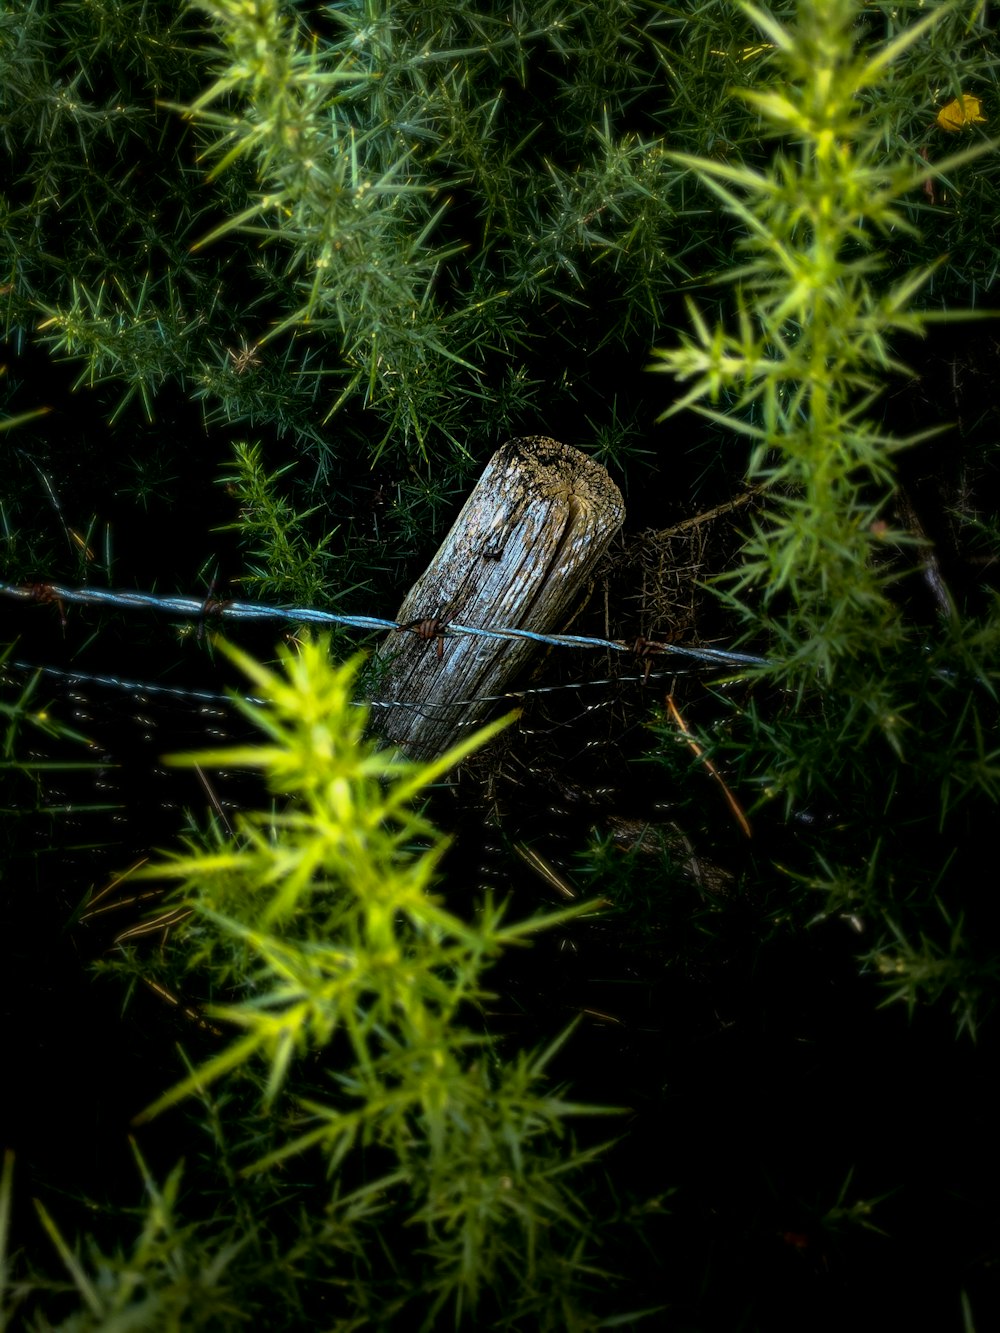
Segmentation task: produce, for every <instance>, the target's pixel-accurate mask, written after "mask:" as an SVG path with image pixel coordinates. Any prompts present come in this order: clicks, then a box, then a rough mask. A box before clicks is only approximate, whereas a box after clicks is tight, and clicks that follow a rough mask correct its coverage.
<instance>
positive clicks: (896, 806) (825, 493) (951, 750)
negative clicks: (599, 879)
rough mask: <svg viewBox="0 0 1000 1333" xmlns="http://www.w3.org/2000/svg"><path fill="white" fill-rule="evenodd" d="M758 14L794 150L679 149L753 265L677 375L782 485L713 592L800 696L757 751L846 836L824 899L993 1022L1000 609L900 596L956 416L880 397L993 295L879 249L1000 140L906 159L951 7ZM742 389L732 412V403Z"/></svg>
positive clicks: (887, 950) (963, 1007) (772, 775)
mask: <svg viewBox="0 0 1000 1333" xmlns="http://www.w3.org/2000/svg"><path fill="white" fill-rule="evenodd" d="M747 9H748V12H749V13H751V14H753V16H754V17H755V19H756V21H757V23H758V24H759V26H760V28H761V31H762V33H763V35H764V37H766V38H767V39H768V41H769V45H770V46H771V48H772V50H773V55H772V57H771V58H772V60H773V62H774V63H775V65H776V67H777V69H778V70H779V71H780V73H781V78H780V81H779V83H778V85H777V86H776V87H775V88H773V89H772V90H768V91H764V92H758V91H754V90H750V91H745V92H743V93H741V97H742V98H743V100H745V101H746V102H748V103H749V104H750V105H751V106H752V107H754V108H755V109H756V110H757V111H758V113H759V114H760V116H761V118H762V121H763V124H764V126H765V131H766V133H767V134H768V135H770V136H775V137H780V139H781V144H780V145H779V146H778V147H777V148H776V150H775V153H774V156H773V158H772V160H771V162H770V164H769V166H768V168H767V170H766V171H759V170H756V169H752V168H749V167H747V166H740V165H734V164H730V163H727V162H720V161H718V160H711V159H706V158H691V157H684V158H681V159H680V160H681V161H682V162H684V164H685V165H687V166H689V167H690V168H691V169H692V170H693V171H694V172H695V173H696V174H697V175H698V176H699V178H700V179H701V180H702V181H703V183H704V185H705V186H706V187H707V188H708V189H709V190H711V192H712V193H713V194H714V195H715V196H716V197H717V198H719V199H720V200H721V202H722V204H723V206H724V207H725V208H726V210H727V211H728V212H729V213H731V214H732V215H733V216H734V217H735V218H737V219H738V220H739V221H740V223H742V224H743V227H744V228H745V233H746V235H745V239H744V241H743V242H742V243H741V247H740V249H741V252H742V259H743V262H741V263H739V265H738V266H737V267H736V268H735V269H733V270H732V271H731V272H730V273H728V274H726V275H723V281H725V282H726V283H727V284H730V285H732V287H733V289H734V295H735V303H736V325H735V328H734V330H733V331H732V332H730V331H729V330H728V329H727V328H726V327H725V326H723V325H718V326H716V327H714V328H712V327H710V326H709V324H708V323H707V322H706V321H705V319H704V318H703V317H702V316H701V314H700V313H699V311H698V309H697V307H695V306H694V305H692V306H691V313H692V318H693V323H694V334H693V335H692V336H689V337H687V338H685V339H684V340H683V342H682V344H681V346H680V347H678V348H676V349H673V350H667V351H663V352H660V353H659V354H658V357H659V362H658V366H659V368H662V369H666V370H669V371H672V372H673V373H674V374H675V375H676V376H678V377H679V378H680V379H681V380H682V381H691V384H690V387H689V388H688V389H687V391H686V392H685V393H684V395H683V396H682V397H681V398H680V400H679V401H678V402H677V403H676V404H675V405H674V406H673V407H672V408H671V409H670V412H671V413H675V412H679V411H682V410H684V409H686V408H690V407H694V408H695V409H696V410H697V411H699V412H701V413H702V414H704V415H705V416H707V417H708V418H709V419H710V420H712V421H714V422H717V423H718V424H720V425H723V426H726V427H727V428H728V429H730V430H733V431H735V432H737V433H738V435H739V436H741V437H743V438H745V439H746V440H747V441H748V443H749V446H750V463H749V468H748V477H749V479H750V480H751V481H752V482H754V483H757V484H759V485H761V486H762V489H763V494H764V496H765V504H764V508H763V514H762V516H761V517H760V518H758V519H757V520H756V521H755V522H754V526H753V530H752V532H751V533H750V534H749V537H748V540H747V542H746V544H745V546H744V550H743V559H742V562H741V564H740V565H739V566H738V567H737V568H736V569H734V570H732V571H728V572H726V573H725V574H723V575H721V576H720V578H719V583H718V586H719V590H720V593H721V595H722V596H723V597H724V599H725V601H726V602H727V604H728V605H730V606H731V607H732V608H733V609H734V610H735V611H736V613H737V615H738V616H739V617H740V619H742V621H743V622H744V624H745V625H746V626H747V633H749V634H752V635H754V636H755V637H756V638H757V639H758V642H761V641H763V642H765V643H766V646H767V649H768V651H769V652H770V653H771V654H773V660H774V665H773V667H771V668H768V669H765V670H764V671H763V672H762V673H761V676H762V680H768V681H773V682H776V683H777V684H779V685H780V686H781V687H782V688H784V689H785V690H788V691H790V693H789V695H788V696H787V697H788V699H789V703H788V704H786V705H784V706H779V707H778V708H777V709H774V708H772V707H771V706H770V705H768V706H766V707H765V708H760V707H758V705H757V703H756V702H755V701H751V703H750V706H749V708H748V710H747V712H746V714H745V715H744V723H749V727H748V729H747V730H746V731H745V732H744V740H743V744H744V746H745V749H744V754H743V760H742V763H743V764H744V765H745V766H746V768H747V769H749V770H750V772H751V773H752V776H753V780H754V781H755V782H756V783H757V784H759V785H760V786H761V787H762V788H763V797H762V800H763V802H765V803H766V802H768V801H772V800H774V799H775V798H777V797H780V798H782V800H783V803H784V808H785V810H786V811H792V810H794V809H795V808H797V807H798V806H800V805H803V804H807V803H810V802H813V801H815V800H817V799H818V800H820V801H821V802H824V801H828V802H830V803H831V805H832V806H833V808H835V809H836V812H837V813H836V823H837V829H836V834H835V836H831V835H830V834H829V833H827V834H821V835H820V836H819V837H817V838H810V837H808V836H803V837H801V838H800V839H798V850H799V852H800V853H801V851H802V849H803V846H808V845H809V844H810V843H813V844H814V846H813V851H814V854H815V855H816V858H817V861H818V868H817V869H816V870H815V871H813V872H811V873H805V874H803V876H802V877H803V880H804V882H806V883H807V884H809V885H810V886H811V887H812V888H814V889H818V890H821V891H823V893H824V894H825V895H826V898H825V901H824V902H822V903H820V902H819V901H816V902H815V905H816V907H817V909H818V911H819V913H820V915H821V916H822V915H829V914H831V913H832V914H838V913H839V914H842V915H845V916H847V917H850V918H853V919H855V920H861V919H864V920H865V921H867V922H868V923H869V925H871V924H873V923H878V922H879V921H881V922H882V923H883V932H882V934H881V935H880V936H879V937H878V940H877V943H876V944H875V946H874V948H872V950H871V951H870V953H868V954H867V957H866V961H867V962H868V963H869V965H872V966H873V967H875V968H876V969H877V971H878V972H880V973H882V974H886V975H887V976H888V977H889V986H890V994H891V995H892V996H894V997H896V998H902V999H905V1000H906V1001H907V1003H908V1004H910V1005H911V1006H912V1005H914V1004H916V1003H917V1001H918V1000H919V999H927V998H934V999H937V998H940V997H941V996H944V995H949V996H950V998H951V1001H952V1004H953V1007H954V1009H955V1012H956V1014H957V1016H958V1021H959V1026H960V1027H967V1028H969V1029H970V1030H972V1031H974V1030H975V1026H976V1018H977V1014H978V1013H979V1011H980V1007H981V1006H982V1005H985V1006H986V1007H987V1008H989V1007H991V1006H992V993H993V990H994V987H995V983H996V979H997V975H998V966H997V959H996V957H995V956H994V954H993V951H992V945H991V944H990V943H989V942H988V941H989V939H990V937H991V934H992V931H991V930H990V928H989V922H990V920H991V916H992V913H991V909H990V908H989V907H988V906H987V907H986V909H985V912H984V913H983V915H982V917H981V919H980V923H979V925H978V927H973V926H971V923H970V922H968V921H967V920H966V917H965V913H966V910H967V909H966V904H967V900H968V895H967V892H966V884H967V880H964V878H963V872H964V875H965V876H974V875H975V873H976V869H975V867H976V866H977V864H978V863H979V859H980V858H981V857H982V856H983V855H984V852H985V849H984V848H983V846H982V845H981V843H979V841H978V839H977V835H976V830H977V829H981V828H982V826H983V825H982V821H984V820H986V821H987V822H988V821H989V819H990V818H991V816H990V814H989V811H991V810H992V809H993V807H994V806H995V802H996V799H997V794H998V786H997V779H998V776H1000V769H998V768H997V751H996V749H995V748H994V746H993V743H992V741H991V739H990V737H991V736H993V735H994V734H995V727H996V711H995V697H996V685H997V679H998V678H997V673H996V661H995V657H994V647H993V645H994V644H995V642H996V636H997V631H998V625H997V621H996V615H995V611H994V610H993V609H992V608H991V610H990V612H989V614H988V615H987V617H986V618H985V619H984V620H983V621H981V622H976V621H974V620H971V619H970V620H966V619H964V618H963V617H962V616H961V615H960V614H959V611H958V609H957V608H956V606H955V605H954V602H953V600H952V598H951V595H950V594H949V593H948V591H947V589H945V588H944V586H943V584H942V583H941V582H940V580H939V579H938V580H937V584H936V586H935V593H936V604H937V611H938V620H937V623H936V624H932V625H930V626H928V625H927V624H926V623H925V621H924V620H923V617H922V616H921V617H920V618H918V619H916V620H914V618H913V617H912V615H910V614H908V610H907V605H906V602H905V601H903V600H901V599H900V598H899V597H898V596H897V588H898V585H899V582H900V578H901V572H902V569H901V566H902V568H903V569H905V567H906V565H912V564H914V563H916V564H919V562H920V561H921V560H922V559H925V558H926V553H922V552H921V550H920V546H919V543H918V542H915V539H914V538H913V537H912V536H910V535H909V534H908V533H907V532H906V531H903V530H900V529H899V528H894V527H893V522H892V519H893V511H892V504H893V498H894V494H895V490H896V471H895V464H896V460H897V458H898V456H899V455H900V453H901V452H902V451H904V450H907V449H912V448H914V447H915V446H916V445H918V444H920V443H921V442H922V441H924V440H926V439H927V438H928V437H929V436H932V435H934V434H936V433H937V432H939V431H942V430H945V429H947V427H946V426H944V425H943V424H935V425H932V426H930V427H929V428H928V429H927V430H926V431H923V432H921V433H920V434H918V435H916V436H911V437H908V438H897V437H895V436H893V435H891V434H889V433H888V432H887V431H886V428H885V425H884V423H883V422H882V421H881V420H880V419H879V417H878V415H877V411H878V406H879V399H880V398H881V396H882V394H883V392H884V389H885V384H886V380H887V378H889V377H891V376H894V375H905V374H906V373H907V372H906V368H905V367H904V366H902V365H901V364H900V362H899V360H898V358H897V357H896V355H895V354H894V352H893V345H894V342H895V341H898V339H899V337H900V336H901V335H903V334H910V335H913V334H919V333H922V332H923V331H924V329H925V328H926V326H927V325H928V323H930V322H931V321H933V320H934V319H935V317H936V316H939V317H940V318H943V319H946V320H949V321H954V320H958V319H960V318H962V317H963V314H964V317H965V318H968V317H969V316H970V314H975V313H976V312H975V311H973V312H968V311H966V312H961V311H958V310H954V309H952V310H948V311H944V312H933V311H929V310H928V309H926V306H925V305H921V304H920V302H921V298H922V297H923V296H924V294H925V289H926V287H927V285H928V284H929V283H930V281H931V278H932V276H933V274H934V271H935V269H936V267H937V264H930V265H928V266H927V267H925V268H923V269H917V270H915V271H913V272H911V273H908V274H906V275H904V276H903V277H901V278H899V279H898V280H897V281H896V282H894V283H890V284H889V285H888V286H886V285H884V284H883V283H881V282H879V278H880V276H881V275H882V273H883V272H884V270H885V268H886V261H885V259H884V257H883V256H882V254H881V253H880V247H881V246H884V245H885V244H886V243H887V242H888V241H890V239H891V238H892V237H893V236H896V235H900V234H902V235H904V236H907V235H911V234H912V233H913V231H914V225H913V222H912V220H911V218H910V217H909V216H908V211H909V210H908V209H907V207H906V201H907V200H908V199H910V198H912V196H913V195H914V194H915V193H916V194H919V193H920V188H921V185H922V183H925V182H927V181H928V180H929V179H931V178H932V174H933V175H936V174H937V173H940V175H941V176H942V177H943V178H945V179H950V178H952V177H954V178H955V179H958V180H962V181H963V182H964V180H965V175H964V174H963V169H968V168H969V167H970V164H972V163H975V162H980V161H982V159H983V158H984V156H985V155H987V154H992V155H995V151H996V150H995V145H994V144H993V143H992V142H989V141H986V142H984V141H983V140H982V137H981V136H977V135H976V134H975V133H974V132H973V131H974V130H975V122H974V121H973V120H972V118H971V117H968V118H966V117H965V116H964V114H963V116H961V117H960V118H959V124H960V125H961V127H962V128H963V129H964V130H965V132H966V134H967V136H968V138H969V139H971V140H972V142H971V143H969V144H966V145H964V146H960V147H959V149H958V151H956V152H952V153H950V154H947V155H946V156H944V157H942V158H941V159H940V160H938V161H937V162H936V164H935V167H934V172H933V173H932V171H931V168H930V167H928V165H927V162H926V160H925V158H924V157H922V156H920V155H919V154H916V155H914V154H907V155H906V156H904V157H903V158H901V159H900V160H897V161H893V160H892V159H891V158H889V159H887V157H886V154H885V125H884V122H883V121H882V119H881V114H882V111H883V110H884V107H883V101H882V96H881V92H882V89H883V87H884V85H885V84H886V83H887V82H888V81H889V78H890V72H891V71H894V69H895V66H896V64H897V62H899V61H900V60H901V59H902V58H904V57H905V56H906V55H907V53H909V52H912V51H914V50H917V51H919V50H920V49H921V47H922V46H923V45H925V44H926V43H927V42H928V40H929V39H930V38H931V35H932V34H933V33H934V32H935V31H936V29H937V28H938V27H939V26H940V25H941V23H942V22H943V21H946V19H947V16H948V9H947V7H944V8H942V9H939V10H935V11H934V12H933V13H931V14H929V15H927V16H925V17H923V18H922V19H921V20H920V21H918V22H916V23H913V24H911V25H908V26H907V27H905V28H904V29H903V30H902V31H901V32H900V33H898V34H897V35H896V36H894V37H893V39H892V40H891V41H889V42H888V43H886V44H883V45H880V46H878V47H876V48H874V49H871V48H869V47H867V46H865V45H862V46H861V47H860V49H858V48H856V47H855V44H854V41H853V29H854V25H855V24H856V21H857V7H856V6H855V5H854V4H853V3H850V2H848V0H845V2H844V3H837V4H832V5H824V6H822V7H821V8H820V7H816V8H811V7H809V6H805V7H803V9H802V11H801V13H800V16H799V21H798V23H797V25H796V27H795V29H794V30H791V29H786V28H784V27H783V26H781V25H780V24H779V23H777V22H776V21H775V20H774V19H773V18H772V17H771V16H770V15H768V14H765V13H763V12H761V11H758V10H756V9H754V8H753V7H749V6H748V7H747ZM959 98H961V99H964V94H962V93H959ZM961 104H962V103H961V102H960V104H959V105H960V106H961ZM936 128H937V132H938V136H939V138H940V140H942V141H944V144H945V146H949V141H950V140H951V137H952V136H951V133H950V132H945V131H944V130H943V128H942V126H940V125H939V124H938V125H937V126H936ZM987 313H990V312H987ZM723 398H724V399H725V402H726V410H725V412H724V413H723V412H722V411H721V410H720V408H719V407H718V406H713V405H712V404H718V403H720V400H722V399H723ZM887 548H890V549H891V548H896V549H897V550H899V549H900V548H901V549H902V552H903V555H902V557H900V556H898V555H897V556H896V558H894V559H892V558H889V556H888V554H887ZM761 636H764V637H763V640H761ZM845 852H846V854H847V857H848V858H849V859H847V860H845V859H844V858H845ZM968 910H969V911H971V912H975V911H976V909H975V908H974V907H973V906H972V905H971V904H969V906H968ZM980 910H981V909H980ZM935 917H936V918H937V919H936V920H934V918H935ZM925 931H926V932H927V933H926V934H925V933H924V932H925ZM915 934H916V935H917V936H918V937H919V941H920V942H919V943H918V942H916V940H915V938H914V935H915ZM977 937H978V938H979V939H981V940H982V941H983V942H984V944H985V948H984V950H983V951H982V952H981V953H978V956H977V950H976V947H975V945H974V944H973V943H972V941H973V940H974V939H976V938H977Z"/></svg>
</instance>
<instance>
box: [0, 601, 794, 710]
mask: <svg viewBox="0 0 1000 1333" xmlns="http://www.w3.org/2000/svg"><path fill="white" fill-rule="evenodd" d="M0 595H3V596H4V597H10V598H14V599H15V600H17V601H21V602H28V603H36V604H39V603H41V604H54V605H56V606H62V605H64V604H65V605H73V604H78V605H91V606H113V607H116V608H118V609H120V610H125V611H136V610H153V611H161V612H165V613H166V614H167V615H175V616H193V617H194V618H195V619H198V620H205V619H207V618H209V617H219V618H221V619H223V620H226V619H229V620H281V621H284V622H286V623H293V624H299V625H301V624H312V625H340V626H343V627H344V628H346V629H358V630H385V631H390V630H399V631H401V632H407V631H412V632H417V630H418V628H419V627H418V626H416V625H415V624H414V623H412V622H410V623H405V624H401V623H400V622H399V621H396V620H386V619H384V618H383V617H381V616H358V615H344V614H342V613H340V612H337V611H319V610H316V609H314V608H311V607H278V606H267V605H264V604H262V603H258V602H236V601H229V600H222V599H216V598H213V597H208V598H206V599H204V600H202V601H199V600H198V599H197V598H194V597H164V596H160V595H159V594H158V593H149V592H114V591H112V590H111V589H108V588H67V587H65V586H64V585H62V584H58V583H33V584H26V585H22V584H12V583H0ZM463 635H471V636H473V637H477V638H483V639H507V640H511V639H530V640H531V641H532V642H534V643H540V644H545V645H546V646H547V647H552V648H599V649H601V650H603V651H605V652H616V653H630V654H636V653H638V654H639V655H641V656H642V657H644V658H646V659H647V660H648V659H649V658H651V657H653V656H659V655H660V654H662V655H664V656H669V657H682V658H688V659H690V660H693V661H698V662H701V663H703V664H704V665H706V666H731V667H760V666H767V665H768V659H767V658H765V657H759V656H757V655H756V654H754V653H738V652H734V651H732V650H730V649H724V648H705V647H699V648H694V647H690V646H687V645H684V644H676V643H661V642H659V641H656V640H649V639H639V640H632V641H631V642H628V641H626V640H623V639H602V638H598V637H595V636H593V635H585V634H539V633H537V632H536V631H535V630H527V629H514V628H511V627H508V626H504V627H497V628H488V629H487V628H483V627H482V626H478V625H462V624H459V623H457V622H454V621H445V620H441V619H437V620H436V621H435V637H439V636H440V637H442V638H457V637H461V636H463ZM498 697H502V696H498Z"/></svg>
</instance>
